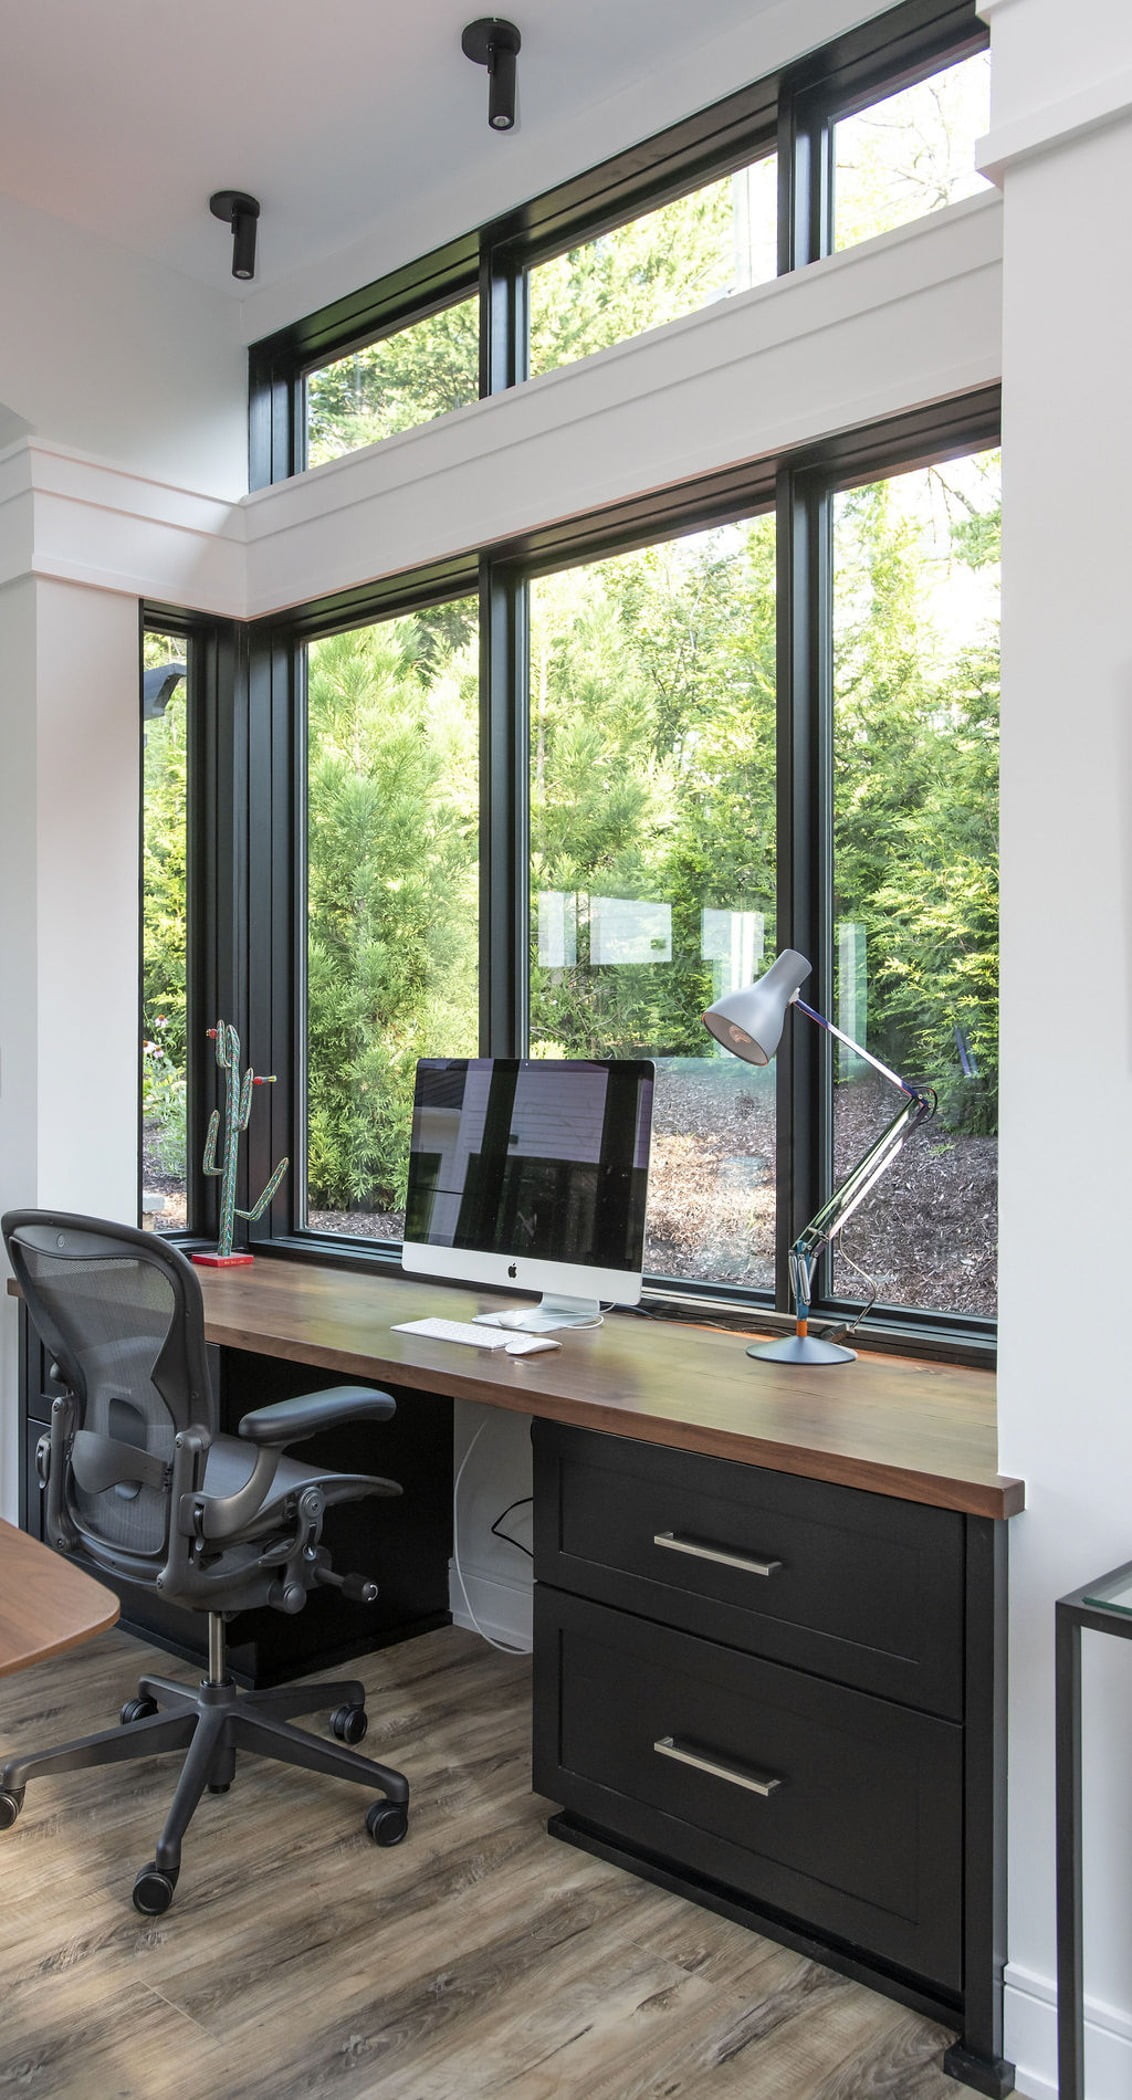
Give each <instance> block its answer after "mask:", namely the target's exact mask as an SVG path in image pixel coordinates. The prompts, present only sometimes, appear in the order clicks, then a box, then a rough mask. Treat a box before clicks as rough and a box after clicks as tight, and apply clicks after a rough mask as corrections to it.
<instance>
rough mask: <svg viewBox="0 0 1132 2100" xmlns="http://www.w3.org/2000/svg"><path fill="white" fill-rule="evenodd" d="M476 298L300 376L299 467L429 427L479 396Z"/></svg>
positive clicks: (416, 322) (444, 309)
mask: <svg viewBox="0 0 1132 2100" xmlns="http://www.w3.org/2000/svg"><path fill="white" fill-rule="evenodd" d="M479 308H480V303H479V300H478V298H472V299H462V300H461V301H460V303H459V305H458V306H446V307H444V308H443V310H442V311H441V312H440V313H438V314H429V315H427V316H426V318H425V319H424V320H423V321H414V322H413V324H412V326H411V327H409V328H402V329H400V330H399V331H398V333H397V334H396V335H387V336H383V337H382V339H381V341H380V342H377V343H368V344H367V345H366V347H365V348H364V349H362V350H352V351H351V352H350V354H349V356H348V357H340V358H338V359H337V360H336V362H335V363H334V364H331V365H323V367H322V369H321V370H320V371H318V372H311V373H309V374H308V376H307V382H306V394H307V465H308V467H318V466H321V465H322V463H323V461H324V460H328V459H340V458H341V456H342V454H343V453H344V452H357V451H359V450H360V448H361V447H362V446H363V445H374V444H376V443H377V441H378V439H379V438H387V437H392V436H393V435H394V433H395V432H396V431H398V430H413V429H415V428H416V426H417V425H418V424H420V423H431V422H432V420H433V418H434V417H435V416H444V415H447V414H448V412H449V410H450V409H453V408H466V406H467V404H468V402H469V401H475V400H476V399H477V398H478V396H479Z"/></svg>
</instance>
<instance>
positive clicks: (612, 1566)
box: [534, 1422, 964, 1719]
mask: <svg viewBox="0 0 1132 2100" xmlns="http://www.w3.org/2000/svg"><path fill="white" fill-rule="evenodd" d="M534 1451H535V1535H534V1545H535V1575H536V1577H537V1578H538V1580H540V1581H543V1582H549V1583H552V1584H553V1585H554V1586H555V1588H558V1589H563V1590H570V1591H573V1592H574V1593H576V1594H580V1595H583V1596H587V1597H592V1598H593V1599H594V1600H595V1601H596V1602H598V1603H605V1604H615V1605H618V1606H619V1607H621V1608H622V1609H624V1610H627V1611H633V1612H638V1613H640V1614H642V1615H643V1616H645V1617H648V1618H653V1619H658V1620H660V1621H662V1622H663V1623H664V1624H665V1625H672V1626H679V1627H683V1628H684V1629H685V1630H686V1631H687V1632H689V1633H701V1634H705V1635H707V1636H708V1637H709V1638H710V1639H713V1640H721V1641H724V1642H726V1643H728V1644H729V1645H730V1646H732V1647H737V1648H745V1649H748V1650H749V1651H750V1652H751V1653H752V1654H758V1655H764V1656H767V1657H769V1658H770V1659H772V1660H773V1661H776V1662H784V1663H789V1664H791V1665H792V1666H795V1667H797V1668H799V1669H805V1670H813V1671H815V1672H817V1673H818V1674H820V1675H821V1676H823V1677H831V1678H834V1679H836V1680H837V1681H838V1682H840V1683H842V1684H849V1685H854V1686H857V1687H859V1688H860V1689H861V1690H863V1691H870V1692H878V1693H880V1694H882V1695H883V1696H884V1697H886V1698H891V1699H899V1700H902V1701H904V1702H905V1703H906V1704H907V1705H910V1706H920V1707H924V1708H925V1709H927V1710H928V1711H929V1712H931V1713H937V1714H943V1715H946V1716H948V1717H949V1718H953V1719H960V1718H961V1717H962V1712H963V1584H964V1526H963V1518H962V1517H961V1516H959V1515H958V1514H957V1513H956V1512H955V1511H953V1510H941V1509H929V1508H926V1507H924V1506H922V1505H921V1504H919V1503H912V1502H899V1501H896V1500H894V1499H893V1498H891V1497H889V1496H887V1495H870V1494H866V1493H864V1492H863V1491H861V1490H860V1489H856V1488H844V1487H835V1486H831V1485H830V1484H829V1483H828V1482H826V1481H816V1480H804V1479H800V1478H796V1477H794V1476H793V1475H791V1474H788V1473H772V1472H768V1471H766V1470H765V1469H764V1468H762V1467H761V1466H745V1465H738V1464H736V1463H734V1462H733V1461H730V1460H727V1459H717V1458H703V1457H700V1456H698V1455H697V1454H695V1453H691V1452H687V1451H669V1450H665V1449H663V1448H661V1447H660V1446H656V1445H651V1444H639V1443H633V1442H630V1441H629V1440H628V1439H626V1438H621V1437H611V1436H604V1435H596V1434H594V1433H593V1432H592V1431H587V1430H581V1429H572V1428H567V1427H565V1426H562V1425H560V1424H557V1423H551V1422H536V1423H535V1424H534ZM658 1538H660V1539H661V1540H663V1541H664V1543H660V1544H658V1543H657V1540H658ZM717 1556H721V1557H717ZM736 1563H737V1564H736ZM763 1568H766V1569H768V1570H769V1571H770V1572H768V1573H761V1572H759V1571H760V1569H763Z"/></svg>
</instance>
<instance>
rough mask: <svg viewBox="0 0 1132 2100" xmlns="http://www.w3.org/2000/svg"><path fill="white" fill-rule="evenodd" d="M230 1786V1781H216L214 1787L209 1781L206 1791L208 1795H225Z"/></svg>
mask: <svg viewBox="0 0 1132 2100" xmlns="http://www.w3.org/2000/svg"><path fill="white" fill-rule="evenodd" d="M231 1784H232V1782H231V1780H230V1779H221V1780H218V1781H217V1782H216V1784H215V1785H214V1784H213V1782H212V1780H211V1779H210V1780H209V1782H208V1791H209V1793H210V1794H226V1793H227V1792H228V1789H229V1787H230V1786H231Z"/></svg>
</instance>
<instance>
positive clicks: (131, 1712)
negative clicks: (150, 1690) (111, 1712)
mask: <svg viewBox="0 0 1132 2100" xmlns="http://www.w3.org/2000/svg"><path fill="white" fill-rule="evenodd" d="M156 1712H157V1701H156V1699H127V1701H126V1703H125V1705H124V1706H123V1708H122V1711H121V1713H120V1714H119V1716H118V1719H119V1720H120V1722H121V1723H122V1726H123V1728H128V1727H129V1725H130V1722H131V1721H148V1719H149V1717H150V1715H151V1714H155V1713H156Z"/></svg>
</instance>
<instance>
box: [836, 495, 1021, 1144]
mask: <svg viewBox="0 0 1132 2100" xmlns="http://www.w3.org/2000/svg"><path fill="white" fill-rule="evenodd" d="M997 482H998V463H997V456H996V455H986V456H984V457H983V458H982V459H981V460H976V461H967V462H960V463H956V465H955V466H954V467H951V468H942V469H935V470H932V471H931V473H927V474H920V475H918V476H904V477H898V478H897V480H896V481H895V482H892V481H878V482H873V483H870V484H868V485H867V486H866V487H863V488H860V489H857V490H854V491H852V492H851V493H850V494H848V495H847V496H844V497H842V498H841V499H839V507H838V525H837V536H836V545H837V566H838V577H837V605H838V620H837V641H836V650H835V670H834V679H835V693H836V702H835V753H834V756H835V780H834V795H835V809H836V849H835V872H836V892H837V894H836V907H837V911H838V913H839V915H840V916H841V917H843V918H846V919H849V920H852V921H854V922H855V923H858V924H861V925H863V926H864V928H865V932H866V938H867V944H868V955H869V1000H870V1016H869V1036H870V1047H872V1048H874V1049H877V1050H879V1053H880V1055H881V1056H883V1057H886V1058H887V1060H888V1061H889V1062H891V1063H893V1064H894V1065H896V1066H897V1067H898V1068H900V1069H904V1070H907V1071H909V1073H910V1074H912V1075H917V1076H919V1078H920V1079H921V1080H922V1081H924V1082H925V1083H927V1084H930V1085H931V1086H933V1087H934V1088H935V1089H936V1091H937V1092H938V1094H939V1096H940V1105H941V1110H942V1112H943V1114H944V1116H945V1117H946V1119H947V1120H948V1121H950V1122H952V1123H953V1124H955V1125H956V1126H961V1127H965V1128H968V1129H973V1130H993V1129H994V1127H995V1120H996V1113H997V1075H998V1022H997V975H998V933H997V906H998V898H997V871H998V858H997V818H998V792H997V790H998V650H997V633H996V631H995V623H993V622H992V621H991V620H990V619H989V617H988V616H987V615H986V614H985V613H980V614H978V615H977V616H976V615H974V614H972V612H971V611H970V609H969V608H968V609H967V610H966V612H964V610H963V601H964V595H965V593H964V589H963V587H962V578H963V576H964V574H966V575H967V576H971V575H973V574H974V573H975V572H977V571H979V570H987V569H989V568H990V567H991V566H992V565H993V563H994V561H995V559H996V556H997V536H998V495H997ZM909 489H911V490H912V495H911V497H910V496H909ZM966 595H970V594H969V593H968V594H966ZM983 596H984V597H985V598H986V599H987V602H988V603H989V596H988V595H987V594H985V593H984V594H983ZM976 602H978V600H976ZM976 1069H977V1083H975V1070H976Z"/></svg>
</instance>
